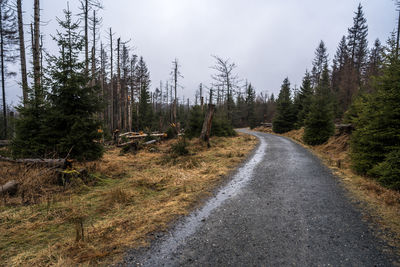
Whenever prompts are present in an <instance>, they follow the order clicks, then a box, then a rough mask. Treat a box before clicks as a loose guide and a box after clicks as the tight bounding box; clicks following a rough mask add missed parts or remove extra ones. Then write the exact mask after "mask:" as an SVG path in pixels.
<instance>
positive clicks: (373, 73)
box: [363, 39, 383, 93]
mask: <svg viewBox="0 0 400 267" xmlns="http://www.w3.org/2000/svg"><path fill="white" fill-rule="evenodd" d="M382 68H383V46H382V44H381V42H380V41H379V39H376V40H375V43H374V47H373V48H372V49H371V52H370V54H369V58H368V64H367V68H366V75H365V77H366V84H365V86H364V90H363V92H366V93H372V92H373V90H374V86H373V83H374V79H375V77H378V76H380V75H381V74H382Z"/></svg>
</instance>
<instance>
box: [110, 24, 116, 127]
mask: <svg viewBox="0 0 400 267" xmlns="http://www.w3.org/2000/svg"><path fill="white" fill-rule="evenodd" d="M113 54H114V50H113V33H112V30H111V28H110V94H109V97H110V98H109V102H110V122H111V131H114V129H115V121H114V118H115V116H114V113H115V112H114V83H113V78H114V77H113V76H114V71H113V70H114V69H113V67H114V61H113Z"/></svg>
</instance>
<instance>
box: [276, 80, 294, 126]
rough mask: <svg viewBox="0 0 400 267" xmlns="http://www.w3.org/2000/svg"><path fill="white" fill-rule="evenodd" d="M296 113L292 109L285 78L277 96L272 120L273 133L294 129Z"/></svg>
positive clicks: (288, 85)
mask: <svg viewBox="0 0 400 267" xmlns="http://www.w3.org/2000/svg"><path fill="white" fill-rule="evenodd" d="M295 121H296V115H295V112H294V110H293V103H292V99H291V97H290V82H289V79H288V78H286V79H284V80H283V84H282V87H281V90H280V92H279V97H278V100H277V108H276V115H275V117H274V120H273V131H274V132H275V133H285V132H288V131H291V130H293V129H294V123H295Z"/></svg>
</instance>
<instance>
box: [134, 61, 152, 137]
mask: <svg viewBox="0 0 400 267" xmlns="http://www.w3.org/2000/svg"><path fill="white" fill-rule="evenodd" d="M136 79H137V85H138V87H139V90H140V97H139V104H138V107H137V108H138V117H137V129H140V130H144V129H145V128H151V126H152V119H153V113H152V107H151V103H150V92H149V86H150V74H149V71H148V69H147V66H146V63H145V62H144V60H143V57H140V60H139V62H138V66H137V68H136Z"/></svg>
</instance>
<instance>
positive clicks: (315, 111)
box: [303, 65, 335, 145]
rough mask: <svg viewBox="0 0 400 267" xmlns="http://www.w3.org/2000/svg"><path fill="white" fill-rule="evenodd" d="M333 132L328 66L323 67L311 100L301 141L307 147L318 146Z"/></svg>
mask: <svg viewBox="0 0 400 267" xmlns="http://www.w3.org/2000/svg"><path fill="white" fill-rule="evenodd" d="M334 130H335V125H334V124H333V112H332V101H331V96H330V86H329V72H328V66H327V65H325V67H324V70H323V73H322V77H321V81H320V84H319V85H318V86H317V88H316V91H315V96H314V97H313V99H312V103H311V107H310V112H309V114H308V116H307V118H306V120H305V129H304V136H303V140H304V142H305V143H307V144H309V145H320V144H323V143H325V142H326V141H328V139H329V137H331V136H332V135H333V134H334Z"/></svg>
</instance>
